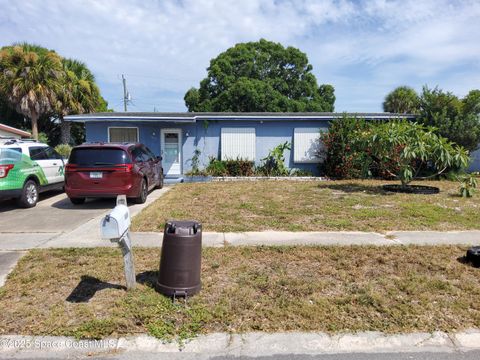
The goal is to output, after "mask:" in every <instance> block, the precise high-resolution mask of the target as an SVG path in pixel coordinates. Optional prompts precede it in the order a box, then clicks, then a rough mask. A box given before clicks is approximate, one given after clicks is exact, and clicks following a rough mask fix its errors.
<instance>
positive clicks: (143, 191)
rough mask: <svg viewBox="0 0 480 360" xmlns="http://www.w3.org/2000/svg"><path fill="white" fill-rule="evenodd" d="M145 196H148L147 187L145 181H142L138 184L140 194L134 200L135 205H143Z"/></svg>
mask: <svg viewBox="0 0 480 360" xmlns="http://www.w3.org/2000/svg"><path fill="white" fill-rule="evenodd" d="M147 196H148V187H147V182H146V181H145V179H142V182H141V183H140V194H139V195H138V197H136V198H135V200H134V201H135V203H137V204H143V203H144V202H145V201H147Z"/></svg>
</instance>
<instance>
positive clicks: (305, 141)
mask: <svg viewBox="0 0 480 360" xmlns="http://www.w3.org/2000/svg"><path fill="white" fill-rule="evenodd" d="M293 146H294V148H293V161H294V162H296V163H319V162H322V159H321V158H320V157H318V152H319V151H320V150H321V143H320V128H295V129H294V131H293Z"/></svg>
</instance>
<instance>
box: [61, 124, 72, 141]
mask: <svg viewBox="0 0 480 360" xmlns="http://www.w3.org/2000/svg"><path fill="white" fill-rule="evenodd" d="M71 128H72V124H71V123H70V122H69V121H65V120H63V118H60V141H61V143H62V144H67V145H68V144H70V131H71Z"/></svg>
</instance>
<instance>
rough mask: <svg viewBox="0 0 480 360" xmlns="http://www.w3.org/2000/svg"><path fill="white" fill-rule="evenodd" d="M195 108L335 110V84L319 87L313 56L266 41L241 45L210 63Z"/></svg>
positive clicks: (188, 97) (192, 99) (191, 93)
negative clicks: (312, 63)
mask: <svg viewBox="0 0 480 360" xmlns="http://www.w3.org/2000/svg"><path fill="white" fill-rule="evenodd" d="M207 71H208V74H207V77H206V78H205V79H203V80H202V81H201V82H200V88H199V89H196V88H191V89H190V90H188V91H187V93H186V94H185V97H184V100H185V104H186V106H187V108H188V110H189V111H219V112H225V111H245V112H248V111H259V112H265V111H269V112H277V111H290V112H299V111H333V110H334V103H335V95H334V88H333V86H331V85H321V86H318V84H317V80H316V78H315V75H313V73H312V65H311V64H309V62H308V58H307V55H306V54H305V53H303V52H301V51H300V50H298V49H296V48H293V47H287V48H285V47H283V46H282V45H281V44H278V43H274V42H270V41H267V40H264V39H261V40H260V41H258V42H249V43H241V44H237V45H235V46H234V47H232V48H229V49H228V50H226V51H225V52H223V53H221V54H220V55H218V56H217V57H216V58H214V59H212V60H211V61H210V66H209V67H208V69H207Z"/></svg>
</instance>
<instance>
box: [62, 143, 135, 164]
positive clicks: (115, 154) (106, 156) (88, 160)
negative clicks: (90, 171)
mask: <svg viewBox="0 0 480 360" xmlns="http://www.w3.org/2000/svg"><path fill="white" fill-rule="evenodd" d="M68 163H69V164H76V165H78V166H88V167H95V166H111V165H119V164H130V163H131V161H130V158H129V156H128V154H127V153H126V152H125V151H124V150H122V149H105V148H79V149H73V150H72V153H71V154H70V158H69V160H68Z"/></svg>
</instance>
